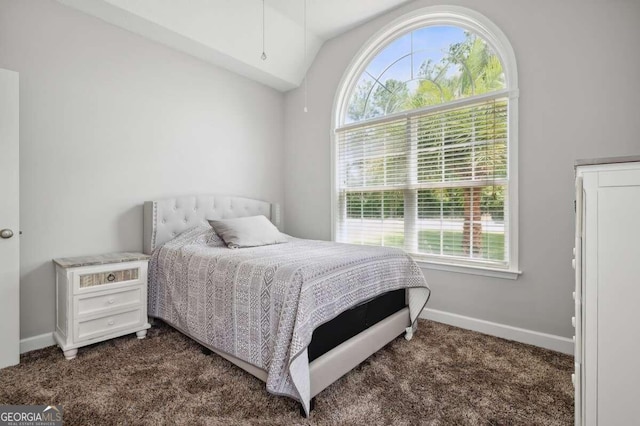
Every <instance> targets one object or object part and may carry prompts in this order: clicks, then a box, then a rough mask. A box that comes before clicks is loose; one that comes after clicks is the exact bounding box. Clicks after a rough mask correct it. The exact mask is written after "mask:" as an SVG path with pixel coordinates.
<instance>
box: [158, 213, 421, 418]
mask: <svg viewBox="0 0 640 426" xmlns="http://www.w3.org/2000/svg"><path fill="white" fill-rule="evenodd" d="M400 288H409V289H410V290H409V292H408V293H409V309H410V316H411V321H412V323H413V324H415V320H416V319H417V317H418V315H419V314H420V312H421V310H422V308H423V307H424V305H425V304H426V302H427V299H428V296H429V293H430V290H429V287H428V286H427V283H426V281H425V279H424V277H423V275H422V272H421V271H420V268H418V266H417V265H416V263H415V262H414V261H413V259H412V258H411V257H410V256H408V255H407V254H405V253H404V252H403V251H401V250H398V249H393V248H387V247H368V246H358V245H349V244H338V243H332V242H326V241H311V240H302V239H297V238H292V237H288V242H287V243H284V244H276V245H270V246H264V247H255V248H243V249H237V250H233V249H229V248H227V247H226V246H225V245H224V244H223V243H222V241H221V240H220V239H219V238H218V236H217V235H216V234H215V233H214V232H213V230H212V229H211V228H209V227H204V226H203V227H196V228H192V229H190V230H188V231H185V232H184V233H182V234H181V235H179V236H177V237H176V238H175V239H173V240H171V241H169V242H167V243H165V244H164V245H163V246H161V247H159V248H157V249H156V250H155V251H154V252H153V255H152V257H151V261H150V265H149V315H151V316H153V317H158V318H160V319H162V320H164V321H166V322H168V323H169V324H172V325H174V326H176V327H177V328H179V329H181V330H183V331H184V332H186V333H188V334H189V335H191V336H192V337H193V338H195V339H197V340H200V341H202V342H203V343H206V344H207V345H210V346H211V347H213V348H216V349H218V350H220V351H222V352H225V353H228V354H231V355H233V356H235V357H237V358H240V359H242V360H244V361H246V362H248V363H250V364H253V365H255V366H256V367H259V368H261V369H264V370H265V371H266V372H267V390H268V391H270V392H272V393H275V394H279V395H287V396H290V397H292V398H295V399H297V400H299V401H300V402H301V403H302V404H303V406H304V408H305V410H307V412H308V410H309V399H310V381H309V360H308V356H307V347H308V346H309V343H310V341H311V335H312V333H313V330H314V329H315V328H316V327H317V326H319V325H322V324H323V323H325V322H327V321H329V320H331V319H333V318H335V317H336V316H337V315H338V314H340V313H341V312H343V311H345V310H347V309H349V308H351V307H353V306H355V305H358V304H359V303H362V302H364V301H367V300H369V299H371V298H373V297H376V296H378V295H380V294H383V293H385V292H388V291H391V290H396V289H400Z"/></svg>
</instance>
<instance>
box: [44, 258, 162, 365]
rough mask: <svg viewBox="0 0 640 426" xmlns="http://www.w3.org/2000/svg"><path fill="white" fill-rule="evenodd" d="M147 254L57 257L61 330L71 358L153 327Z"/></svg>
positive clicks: (63, 345) (61, 340) (60, 342)
mask: <svg viewBox="0 0 640 426" xmlns="http://www.w3.org/2000/svg"><path fill="white" fill-rule="evenodd" d="M148 260H149V256H147V255H145V254H142V253H110V254H104V255H99V256H85V257H74V258H61V259H54V260H53V262H54V263H55V265H56V330H55V332H54V333H53V336H54V338H55V340H56V342H57V343H58V345H59V346H60V348H61V349H62V350H63V352H64V356H65V358H67V359H69V360H71V359H73V358H75V357H76V354H77V353H78V348H79V347H81V346H86V345H91V344H93V343H96V342H101V341H103V340H108V339H112V338H114V337H118V336H123V335H125V334H129V333H136V335H137V336H138V339H144V337H145V336H146V335H147V329H148V328H149V327H151V325H149V323H148V321H147V264H148Z"/></svg>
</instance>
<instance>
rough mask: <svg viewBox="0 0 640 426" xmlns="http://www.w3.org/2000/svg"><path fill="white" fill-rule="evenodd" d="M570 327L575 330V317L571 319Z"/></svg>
mask: <svg viewBox="0 0 640 426" xmlns="http://www.w3.org/2000/svg"><path fill="white" fill-rule="evenodd" d="M571 325H572V326H573V327H574V328H575V326H576V317H571Z"/></svg>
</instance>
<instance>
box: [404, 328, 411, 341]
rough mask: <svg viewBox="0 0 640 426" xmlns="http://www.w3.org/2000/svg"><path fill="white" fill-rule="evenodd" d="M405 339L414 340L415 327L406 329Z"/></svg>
mask: <svg viewBox="0 0 640 426" xmlns="http://www.w3.org/2000/svg"><path fill="white" fill-rule="evenodd" d="M404 338H405V339H407V340H411V339H413V327H407V328H405V329H404Z"/></svg>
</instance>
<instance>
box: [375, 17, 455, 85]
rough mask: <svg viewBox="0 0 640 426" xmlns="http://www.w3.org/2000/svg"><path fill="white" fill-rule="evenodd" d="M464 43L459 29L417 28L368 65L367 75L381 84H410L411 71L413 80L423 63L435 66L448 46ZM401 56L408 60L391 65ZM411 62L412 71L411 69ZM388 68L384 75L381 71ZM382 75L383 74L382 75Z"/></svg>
mask: <svg viewBox="0 0 640 426" xmlns="http://www.w3.org/2000/svg"><path fill="white" fill-rule="evenodd" d="M412 36H413V61H412V58H411V55H410V54H411V51H412V49H411V44H412V43H411V38H412ZM464 39H465V36H464V30H463V29H462V28H458V27H451V26H433V27H425V28H420V29H418V30H415V31H413V32H412V33H407V34H405V35H403V36H401V37H399V38H397V39H396V40H394V41H392V42H391V43H390V44H389V45H388V46H387V47H385V48H384V49H383V50H382V51H381V52H380V53H379V54H378V55H377V56H376V57H375V58H374V59H373V60H372V61H371V63H370V64H369V65H368V66H367V72H368V73H369V74H371V75H372V76H374V77H376V78H380V79H381V81H382V82H384V81H386V80H389V79H394V80H399V81H408V80H411V77H412V76H411V70H412V69H413V78H416V77H417V75H418V72H419V71H420V66H422V64H423V63H424V62H425V61H426V60H428V59H431V61H432V62H434V63H439V62H440V61H441V60H442V58H443V57H444V55H445V53H446V52H447V51H448V50H449V46H450V45H452V44H454V43H460V42H462V41H464ZM405 55H408V56H406V57H405V58H404V59H401V60H400V61H399V62H397V63H395V64H393V63H394V62H395V61H397V60H398V59H399V58H402V57H403V56H405ZM412 62H413V67H411V63H412ZM392 64H393V65H392ZM389 66H391V67H390V68H389V69H387V70H386V72H385V69H386V68H387V67H389ZM383 72H384V74H382V73H383ZM381 74H382V75H381Z"/></svg>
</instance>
